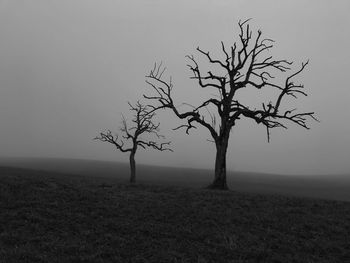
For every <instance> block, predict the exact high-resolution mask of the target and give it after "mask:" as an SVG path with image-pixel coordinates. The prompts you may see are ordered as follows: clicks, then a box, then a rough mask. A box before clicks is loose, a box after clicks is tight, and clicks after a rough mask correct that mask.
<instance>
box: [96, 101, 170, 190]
mask: <svg viewBox="0 0 350 263" xmlns="http://www.w3.org/2000/svg"><path fill="white" fill-rule="evenodd" d="M128 104H129V106H130V111H131V112H133V118H132V120H131V124H128V122H127V120H126V118H125V117H124V116H122V126H121V127H120V128H119V130H120V131H121V138H119V135H118V134H113V133H112V132H111V131H110V130H108V131H107V132H100V135H99V136H97V137H95V139H96V140H100V141H102V142H107V143H111V144H113V145H114V146H115V147H116V148H117V149H118V150H119V151H121V152H129V153H130V155H129V162H130V182H131V183H134V182H135V181H136V162H135V154H136V151H137V149H138V147H141V148H143V149H146V148H153V149H155V150H158V151H165V150H168V151H172V150H171V149H170V148H168V146H169V144H170V142H161V143H159V142H156V141H154V140H149V139H147V138H145V137H144V136H145V135H148V136H153V138H155V139H156V140H159V139H164V136H163V135H161V134H159V125H160V123H155V122H154V121H153V118H154V116H155V114H156V113H155V112H154V111H152V108H150V107H149V106H147V105H143V104H141V103H140V102H139V101H138V102H137V103H136V104H135V105H132V104H130V103H128ZM142 137H143V138H142ZM126 141H129V143H128V146H126V145H125V143H126Z"/></svg>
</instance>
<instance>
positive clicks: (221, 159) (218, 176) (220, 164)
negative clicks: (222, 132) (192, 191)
mask: <svg viewBox="0 0 350 263" xmlns="http://www.w3.org/2000/svg"><path fill="white" fill-rule="evenodd" d="M227 146H228V136H227V137H224V138H223V139H222V140H219V141H218V142H216V158H215V177H214V181H213V183H212V184H211V185H209V187H208V188H210V189H220V190H228V187H227V182H226V153H227Z"/></svg>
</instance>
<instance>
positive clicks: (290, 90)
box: [144, 20, 316, 189]
mask: <svg viewBox="0 0 350 263" xmlns="http://www.w3.org/2000/svg"><path fill="white" fill-rule="evenodd" d="M247 22H248V20H246V21H244V22H239V23H238V26H239V36H238V41H237V42H235V43H234V44H233V46H231V47H230V48H229V49H227V48H226V47H225V45H224V43H223V42H221V50H222V54H223V59H216V58H213V56H212V55H210V54H209V52H205V51H203V50H202V49H200V48H199V47H198V48H197V51H198V52H199V53H200V54H201V55H202V56H203V57H204V58H205V59H206V60H207V61H208V63H209V65H210V66H211V67H212V68H213V69H214V70H215V73H213V72H214V71H208V72H207V73H205V72H204V73H203V70H202V69H200V67H199V64H198V63H197V61H196V59H195V57H194V56H193V55H190V56H187V59H188V60H189V62H190V64H189V65H188V67H189V69H190V70H191V71H192V73H193V76H192V77H191V78H192V79H195V80H196V81H197V82H198V84H199V86H200V87H201V88H212V89H214V90H215V91H216V92H217V95H213V96H211V97H210V98H209V99H207V100H204V101H203V103H201V104H200V105H198V106H192V108H191V109H190V110H188V111H185V112H183V111H181V110H180V109H179V108H178V107H177V106H176V105H175V103H174V101H173V96H172V90H173V83H172V80H171V77H170V79H169V80H164V79H163V77H162V76H163V73H164V71H165V68H163V67H162V65H161V64H160V65H157V64H155V66H154V68H153V69H152V70H151V72H150V74H149V75H148V76H146V77H147V80H146V82H147V83H148V84H150V85H151V87H153V89H154V91H155V93H154V95H149V96H148V95H144V97H145V98H147V99H149V100H151V101H153V102H154V103H153V110H154V111H156V110H159V109H166V108H167V109H170V110H172V111H173V112H174V113H175V115H176V116H177V117H178V118H180V119H185V120H187V123H186V124H185V125H181V126H180V127H178V128H181V127H185V128H186V133H187V134H188V132H189V130H190V129H192V128H196V127H195V125H196V124H198V125H200V126H202V127H204V128H206V129H207V130H208V131H209V133H210V135H211V137H212V138H213V141H214V143H215V146H216V158H215V177H214V181H213V183H212V184H211V185H210V186H209V187H210V188H216V189H227V183H226V153H227V147H228V142H229V136H230V131H231V130H232V128H233V127H234V126H235V125H236V123H237V120H239V119H240V118H249V119H252V120H254V121H255V122H256V123H258V124H262V125H264V126H265V127H266V130H267V137H268V141H269V140H270V129H272V128H276V127H282V128H287V126H286V124H285V122H284V121H290V122H291V123H294V124H297V125H299V126H301V127H303V128H306V129H309V127H308V126H307V119H308V118H312V119H315V120H316V118H315V117H314V112H301V113H296V109H288V108H287V109H283V108H282V107H281V105H282V102H283V101H284V100H285V99H286V98H287V97H288V96H291V97H294V98H296V97H297V95H304V96H306V95H307V94H306V93H305V91H303V89H304V86H303V85H301V84H295V83H294V82H293V78H294V77H295V76H296V75H298V74H299V73H301V72H302V71H303V70H304V69H305V67H306V65H307V64H308V62H306V63H302V64H301V67H300V68H299V69H298V70H296V71H294V72H293V73H291V74H290V75H287V76H286V77H285V78H284V81H282V82H278V81H276V79H275V78H274V73H276V72H282V73H283V72H288V71H290V70H291V67H290V66H291V65H292V62H289V61H287V60H285V59H283V60H274V59H273V58H272V56H266V55H264V54H265V53H266V52H267V51H268V50H270V49H271V48H272V47H273V44H272V43H273V40H271V39H266V38H265V39H263V38H262V37H261V35H262V33H261V31H260V30H259V31H257V34H256V35H253V34H252V31H251V30H250V27H249V24H248V23H247ZM249 88H256V89H258V90H261V89H263V88H272V89H275V90H276V92H277V94H276V98H275V99H274V102H271V101H270V102H268V103H262V106H261V108H260V109H256V108H252V107H250V106H248V105H246V104H243V103H242V101H241V100H239V98H238V97H237V94H238V93H239V91H240V90H243V89H249ZM208 109H211V110H212V111H210V110H208ZM213 109H214V110H213ZM208 113H209V114H208ZM176 129H177V128H176Z"/></svg>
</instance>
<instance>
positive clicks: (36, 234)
mask: <svg viewBox="0 0 350 263" xmlns="http://www.w3.org/2000/svg"><path fill="white" fill-rule="evenodd" d="M0 209H1V210H0V262H6V263H7V262H9V263H10V262H135V263H136V262H139V263H141V262H174V263H175V262H197V263H198V262H202V263H205V262H317V263H320V262H350V203H346V202H336V201H323V200H313V199H302V198H290V197H283V196H272V195H254V194H244V193H238V192H219V191H210V190H189V189H181V188H169V187H164V186H149V185H148V186H147V185H135V186H130V185H128V184H122V183H120V182H117V181H113V180H112V179H102V178H99V179H98V178H87V177H78V176H65V175H60V174H52V173H51V174H48V173H44V172H35V171H28V170H21V169H10V168H1V169H0Z"/></svg>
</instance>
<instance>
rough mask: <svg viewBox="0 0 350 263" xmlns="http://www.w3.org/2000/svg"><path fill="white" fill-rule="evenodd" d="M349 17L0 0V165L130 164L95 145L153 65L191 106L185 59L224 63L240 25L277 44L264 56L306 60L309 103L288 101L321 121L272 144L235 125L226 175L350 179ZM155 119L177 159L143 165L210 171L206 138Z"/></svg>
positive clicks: (193, 88) (193, 98) (100, 1)
mask: <svg viewBox="0 0 350 263" xmlns="http://www.w3.org/2000/svg"><path fill="white" fill-rule="evenodd" d="M349 10H350V2H349V1H347V0H338V1H326V0H323V1H321V0H309V1H301V0H298V1H295V0H293V1H289V0H288V1H278V0H275V1H273V0H268V1H257V0H255V1H243V0H241V1H238V0H235V1H233V0H220V1H213V0H193V1H185V0H180V1H170V0H152V1H143V0H128V1H121V0H120V1H118V0H94V1H93V0H60V1H47V0H26V1H22V0H8V1H6V0H1V1H0V37H1V42H0V134H1V136H0V156H2V157H8V156H37V157H66V158H88V159H99V160H118V161H127V155H125V154H123V153H121V152H118V151H116V150H115V149H114V148H113V146H112V145H108V144H103V143H99V142H96V141H93V140H92V139H93V138H94V137H95V136H96V135H97V134H98V132H99V131H102V130H106V129H111V130H115V131H117V129H118V127H119V126H120V124H119V122H120V119H121V113H124V115H125V116H128V108H127V101H131V102H133V101H136V100H137V99H138V98H140V97H141V96H142V94H144V93H147V94H150V93H151V88H150V87H149V86H148V85H147V84H146V83H145V75H147V74H148V73H149V70H150V69H151V68H152V66H153V63H154V62H159V61H163V63H164V65H166V66H167V72H166V74H167V76H170V75H171V76H172V78H173V81H174V84H175V87H174V96H175V99H176V101H177V102H178V104H181V103H182V102H188V103H193V104H196V102H197V103H198V102H199V101H200V98H201V92H202V91H203V90H202V89H201V88H199V87H198V85H197V84H196V82H194V81H193V80H190V79H189V77H190V76H191V72H190V71H189V70H188V68H187V67H186V64H187V61H186V59H185V55H187V54H193V55H195V56H196V57H197V58H198V57H199V54H198V53H196V51H195V49H196V47H197V46H200V47H201V48H202V49H204V50H208V51H211V53H212V54H220V53H219V51H220V47H221V46H220V41H224V42H225V43H226V44H227V45H230V44H231V45H232V44H233V42H234V37H235V36H237V34H236V33H237V22H238V20H239V19H242V20H244V19H246V18H252V21H251V26H252V29H253V30H258V29H261V30H262V31H263V36H264V37H266V38H272V39H274V40H275V41H276V42H275V47H274V48H273V49H271V50H270V53H269V54H271V55H273V56H274V57H275V58H276V59H289V60H292V61H294V62H295V63H294V65H293V68H294V69H297V68H298V67H299V66H300V65H301V62H303V61H306V60H307V59H309V60H310V64H309V65H308V67H307V68H306V69H305V71H304V72H303V73H302V74H300V77H299V78H298V80H299V81H300V82H302V83H304V84H305V89H306V90H305V91H306V92H307V93H308V94H309V96H308V97H305V98H300V100H298V101H293V99H291V100H290V103H295V104H296V105H297V107H298V109H299V110H300V111H315V112H316V116H317V117H318V118H319V119H320V120H321V122H320V123H316V122H310V127H311V130H305V129H303V128H300V127H296V126H294V125H288V127H289V129H288V130H284V129H273V130H272V131H271V142H270V143H267V139H266V130H265V128H264V127H263V126H261V125H257V124H256V123H254V122H252V121H244V120H242V121H239V122H238V124H237V125H236V126H235V127H234V130H233V132H232V135H231V140H230V147H229V153H228V158H227V163H228V169H234V170H244V171H258V172H274V173H282V174H317V173H322V174H335V173H349V171H350V162H349V156H350V135H349V134H350V124H349V102H348V101H349V98H350V91H349V88H350V87H349V84H348V74H349V69H350V62H349V59H350V56H349V46H350V30H349V28H348V26H349V25H350V17H349V15H348V12H349ZM257 97H258V95H256V96H253V97H251V98H249V99H251V100H252V102H253V103H254V102H255V101H257V100H256V99H257ZM272 100H273V99H272ZM291 105H292V104H291ZM159 120H160V121H161V123H162V125H161V128H162V133H163V134H165V135H166V136H167V138H168V139H169V140H171V141H172V147H173V150H174V152H173V153H164V152H163V153H161V152H156V151H152V150H149V151H144V150H140V151H139V152H138V153H137V155H136V159H137V161H138V162H140V163H146V164H157V165H170V166H186V167H201V168H212V167H213V164H214V157H215V149H214V145H213V144H212V143H210V142H208V141H207V139H209V138H210V137H209V134H208V132H207V131H206V130H204V129H201V128H199V129H197V130H193V131H192V132H191V133H190V136H187V135H185V134H184V132H183V131H173V130H172V128H174V127H176V125H177V124H181V123H182V122H181V121H179V120H178V119H176V118H175V117H174V116H173V115H172V114H171V112H162V113H161V114H160V115H159Z"/></svg>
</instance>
